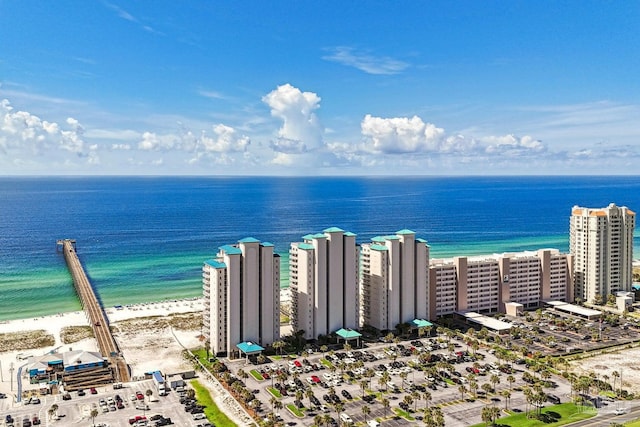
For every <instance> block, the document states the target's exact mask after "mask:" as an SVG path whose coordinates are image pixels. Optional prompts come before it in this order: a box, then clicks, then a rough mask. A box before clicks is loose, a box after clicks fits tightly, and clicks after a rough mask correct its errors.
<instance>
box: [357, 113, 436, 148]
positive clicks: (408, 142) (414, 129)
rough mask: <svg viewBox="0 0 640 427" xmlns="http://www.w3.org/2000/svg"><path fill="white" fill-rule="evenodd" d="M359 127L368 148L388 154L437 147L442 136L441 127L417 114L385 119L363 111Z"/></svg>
mask: <svg viewBox="0 0 640 427" xmlns="http://www.w3.org/2000/svg"><path fill="white" fill-rule="evenodd" d="M360 127H361V130H362V135H364V136H365V137H366V138H368V139H369V140H370V142H371V144H372V145H370V146H368V148H369V149H370V150H371V151H372V152H379V153H388V154H400V153H414V152H420V151H437V150H438V147H439V146H440V144H441V141H442V139H443V136H444V129H441V128H438V127H436V126H435V125H433V124H431V123H425V122H423V121H422V119H421V118H420V117H418V116H413V117H412V118H407V117H395V118H390V119H385V118H381V117H373V116H371V115H369V114H367V115H366V116H365V117H364V119H363V120H362V123H361V124H360Z"/></svg>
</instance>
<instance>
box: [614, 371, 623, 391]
mask: <svg viewBox="0 0 640 427" xmlns="http://www.w3.org/2000/svg"><path fill="white" fill-rule="evenodd" d="M611 375H613V392H614V393H616V381H617V380H618V379H619V378H620V373H619V372H618V371H613V373H612V374H611ZM620 389H622V384H620Z"/></svg>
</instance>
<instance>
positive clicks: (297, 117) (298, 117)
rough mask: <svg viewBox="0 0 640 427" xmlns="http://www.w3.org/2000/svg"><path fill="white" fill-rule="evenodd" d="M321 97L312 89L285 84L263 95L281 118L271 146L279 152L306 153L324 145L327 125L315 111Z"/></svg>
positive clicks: (275, 115) (276, 115)
mask: <svg viewBox="0 0 640 427" xmlns="http://www.w3.org/2000/svg"><path fill="white" fill-rule="evenodd" d="M320 100H321V99H320V97H319V96H318V95H317V94H315V93H313V92H302V91H301V90H300V89H298V88H296V87H293V86H291V85H290V84H288V83H287V84H284V85H282V86H278V87H277V88H276V89H275V90H273V91H271V92H270V93H269V94H267V95H265V96H264V97H263V98H262V101H263V102H264V103H265V104H267V105H268V106H269V107H270V108H271V115H272V116H273V117H276V118H278V119H281V120H282V122H283V123H282V126H281V127H280V129H279V130H278V137H277V138H276V139H275V140H274V141H271V144H270V145H271V148H272V149H273V150H274V151H276V152H279V153H288V154H296V153H304V152H307V151H313V150H316V149H318V148H320V147H322V146H323V144H324V143H323V134H324V128H323V126H322V124H321V123H320V120H319V119H318V116H317V115H316V113H315V110H317V109H318V108H320Z"/></svg>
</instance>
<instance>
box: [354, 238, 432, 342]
mask: <svg viewBox="0 0 640 427" xmlns="http://www.w3.org/2000/svg"><path fill="white" fill-rule="evenodd" d="M360 258H361V267H360V297H361V299H360V307H361V311H360V318H361V323H362V324H364V325H369V326H373V327H374V328H376V329H379V330H392V329H395V328H396V326H397V325H399V324H402V323H410V322H411V321H413V320H414V319H428V318H429V317H430V313H429V307H430V304H429V299H430V298H429V297H430V295H429V246H428V245H427V242H426V241H425V240H423V239H419V238H416V237H415V233H414V232H413V231H411V230H400V231H398V232H397V233H396V234H395V235H390V236H379V237H374V238H373V239H371V243H365V244H362V246H361V257H360Z"/></svg>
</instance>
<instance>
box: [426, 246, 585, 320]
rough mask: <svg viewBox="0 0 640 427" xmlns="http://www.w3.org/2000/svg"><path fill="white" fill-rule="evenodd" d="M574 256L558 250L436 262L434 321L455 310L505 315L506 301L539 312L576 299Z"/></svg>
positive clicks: (432, 280)
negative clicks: (545, 306) (552, 304)
mask: <svg viewBox="0 0 640 427" xmlns="http://www.w3.org/2000/svg"><path fill="white" fill-rule="evenodd" d="M571 259H572V257H571V256H570V255H568V254H563V253H560V251H558V250H557V249H540V250H538V251H535V252H534V251H525V252H518V253H505V254H493V255H478V256H472V257H455V258H448V259H432V260H431V265H430V268H429V273H430V285H431V289H430V292H431V294H432V295H433V298H432V301H433V303H432V305H431V308H430V312H431V313H432V319H435V318H436V317H439V316H444V315H448V314H452V313H455V312H458V311H460V312H465V311H474V312H481V313H496V312H504V304H505V303H510V302H511V303H518V304H522V305H523V306H524V307H525V308H536V307H539V306H540V305H541V303H542V302H543V301H551V300H555V301H567V302H571V301H573V291H572V283H573V279H572V261H571Z"/></svg>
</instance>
